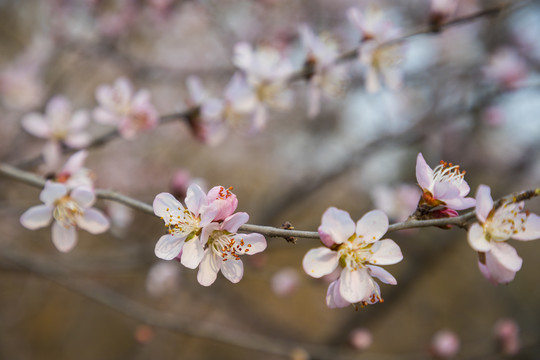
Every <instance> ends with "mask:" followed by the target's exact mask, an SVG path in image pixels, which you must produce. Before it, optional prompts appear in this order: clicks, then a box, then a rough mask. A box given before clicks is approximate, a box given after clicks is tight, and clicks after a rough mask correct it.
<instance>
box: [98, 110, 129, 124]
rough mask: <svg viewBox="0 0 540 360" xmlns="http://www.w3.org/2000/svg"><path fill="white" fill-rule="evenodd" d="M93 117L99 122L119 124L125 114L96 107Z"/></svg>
mask: <svg viewBox="0 0 540 360" xmlns="http://www.w3.org/2000/svg"><path fill="white" fill-rule="evenodd" d="M92 117H93V118H94V120H95V121H96V122H97V123H100V124H106V125H113V126H118V124H119V123H120V121H121V120H122V118H123V116H121V115H118V114H115V113H112V112H110V111H109V110H105V109H103V108H100V107H99V108H96V109H94V111H92Z"/></svg>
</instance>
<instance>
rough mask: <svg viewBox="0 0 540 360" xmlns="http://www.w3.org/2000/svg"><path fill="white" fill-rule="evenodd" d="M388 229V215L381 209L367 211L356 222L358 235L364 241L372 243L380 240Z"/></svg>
mask: <svg viewBox="0 0 540 360" xmlns="http://www.w3.org/2000/svg"><path fill="white" fill-rule="evenodd" d="M387 230H388V217H387V216H386V214H385V213H384V212H383V211H381V210H372V211H370V212H368V213H366V214H365V215H364V216H362V218H361V219H360V220H358V223H356V235H358V237H359V238H363V240H364V242H366V243H372V242H375V241H377V240H379V239H380V238H381V237H382V236H383V235H384V234H385V233H386V231H387Z"/></svg>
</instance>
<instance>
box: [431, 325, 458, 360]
mask: <svg viewBox="0 0 540 360" xmlns="http://www.w3.org/2000/svg"><path fill="white" fill-rule="evenodd" d="M459 348H460V341H459V338H458V336H457V335H456V333H454V332H453V331H450V330H439V331H437V332H436V333H435V335H433V338H432V340H431V347H430V350H431V353H432V355H433V356H435V357H436V358H439V359H440V358H442V359H451V358H453V357H454V356H456V355H457V353H458V351H459Z"/></svg>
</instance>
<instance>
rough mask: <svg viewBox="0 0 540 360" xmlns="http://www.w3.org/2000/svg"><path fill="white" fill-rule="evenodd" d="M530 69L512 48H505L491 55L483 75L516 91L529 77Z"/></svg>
mask: <svg viewBox="0 0 540 360" xmlns="http://www.w3.org/2000/svg"><path fill="white" fill-rule="evenodd" d="M528 72H529V70H528V68H527V64H526V63H525V61H524V60H523V59H522V58H521V56H520V55H519V54H518V53H517V52H516V51H515V50H514V49H512V48H509V47H503V48H499V49H497V51H496V52H495V53H494V54H493V55H491V57H490V58H489V61H488V64H487V65H486V66H484V68H483V73H484V76H485V77H486V78H488V79H489V80H491V81H493V82H495V83H496V84H498V85H499V86H502V87H503V88H507V89H516V88H518V87H519V86H520V84H521V83H522V82H523V80H525V79H526V78H527V76H528Z"/></svg>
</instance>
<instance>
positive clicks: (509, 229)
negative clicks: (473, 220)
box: [484, 203, 529, 241]
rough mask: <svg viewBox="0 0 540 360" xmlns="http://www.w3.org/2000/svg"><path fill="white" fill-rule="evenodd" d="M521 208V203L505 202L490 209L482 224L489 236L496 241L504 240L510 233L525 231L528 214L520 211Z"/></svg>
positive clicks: (510, 235) (509, 236)
mask: <svg viewBox="0 0 540 360" xmlns="http://www.w3.org/2000/svg"><path fill="white" fill-rule="evenodd" d="M522 210H523V204H514V203H506V204H504V205H503V206H501V207H500V208H498V209H497V210H495V211H494V212H493V211H492V212H491V213H490V214H489V216H488V219H487V221H486V223H485V224H484V229H486V230H487V233H488V234H489V237H490V238H491V239H493V240H496V241H504V240H507V239H509V238H511V237H512V235H515V234H517V233H519V232H523V231H525V230H526V227H525V225H526V223H527V218H528V216H529V214H528V213H527V212H525V213H524V212H521V211H522Z"/></svg>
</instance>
